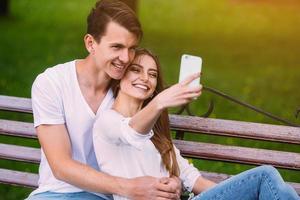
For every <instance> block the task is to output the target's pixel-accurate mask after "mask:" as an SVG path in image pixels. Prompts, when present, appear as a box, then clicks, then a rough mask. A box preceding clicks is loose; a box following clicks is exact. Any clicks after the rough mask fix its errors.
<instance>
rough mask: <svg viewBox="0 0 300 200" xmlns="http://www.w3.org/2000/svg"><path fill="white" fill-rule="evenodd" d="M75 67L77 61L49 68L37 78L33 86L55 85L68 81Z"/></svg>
mask: <svg viewBox="0 0 300 200" xmlns="http://www.w3.org/2000/svg"><path fill="white" fill-rule="evenodd" d="M73 67H75V61H69V62H66V63H62V64H58V65H55V66H53V67H49V68H47V69H46V70H45V71H44V72H42V73H40V74H39V75H38V76H37V77H36V79H35V81H34V83H33V85H35V84H46V83H48V84H50V83H52V84H55V83H59V82H60V81H61V80H66V79H67V78H68V77H71V76H72V70H73Z"/></svg>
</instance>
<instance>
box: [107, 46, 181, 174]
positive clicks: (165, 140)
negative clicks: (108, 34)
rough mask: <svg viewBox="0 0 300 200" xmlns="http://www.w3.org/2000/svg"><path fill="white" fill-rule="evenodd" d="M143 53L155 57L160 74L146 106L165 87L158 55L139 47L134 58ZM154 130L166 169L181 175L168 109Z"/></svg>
mask: <svg viewBox="0 0 300 200" xmlns="http://www.w3.org/2000/svg"><path fill="white" fill-rule="evenodd" d="M143 55H148V56H150V57H151V58H153V60H154V61H155V64H156V66H157V72H158V76H157V85H156V88H155V91H154V94H153V96H152V97H150V98H149V99H147V100H145V101H144V103H143V106H142V108H143V107H145V106H146V105H147V104H148V103H149V102H150V101H151V100H152V99H153V98H155V96H156V95H157V94H158V93H160V92H161V91H163V89H164V86H163V80H162V74H161V67H160V63H159V59H158V57H157V56H155V55H154V54H153V53H151V52H150V51H149V50H147V49H143V48H139V49H137V50H136V53H135V59H134V60H136V59H139V58H140V56H143ZM117 85H118V84H116V82H114V83H113V85H112V87H113V90H114V94H115V96H117V93H118V90H119V88H118V86H117ZM152 130H153V132H154V135H153V137H152V138H151V141H152V143H153V144H154V146H155V147H156V149H157V150H158V151H159V153H160V155H161V158H162V161H163V164H164V165H165V167H166V169H167V170H168V171H169V173H170V176H179V173H180V171H179V166H178V162H177V159H176V154H175V150H174V146H173V142H172V138H171V133H170V124H169V115H168V110H167V109H165V110H163V112H162V113H161V115H160V116H159V118H158V120H157V121H156V123H155V125H154V127H153V129H152Z"/></svg>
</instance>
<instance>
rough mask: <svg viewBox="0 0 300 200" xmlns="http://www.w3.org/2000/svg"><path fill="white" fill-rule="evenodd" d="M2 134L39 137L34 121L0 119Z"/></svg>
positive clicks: (0, 132)
mask: <svg viewBox="0 0 300 200" xmlns="http://www.w3.org/2000/svg"><path fill="white" fill-rule="evenodd" d="M0 134H3V135H11V136H19V137H26V138H37V135H36V132H35V129H34V128H33V123H28V122H19V121H12V120H3V119H0Z"/></svg>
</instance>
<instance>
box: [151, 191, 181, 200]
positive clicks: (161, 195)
mask: <svg viewBox="0 0 300 200" xmlns="http://www.w3.org/2000/svg"><path fill="white" fill-rule="evenodd" d="M156 197H157V198H159V199H160V198H161V199H169V200H170V199H174V200H176V199H180V196H179V195H178V194H177V193H169V192H163V191H158V192H157V194H156Z"/></svg>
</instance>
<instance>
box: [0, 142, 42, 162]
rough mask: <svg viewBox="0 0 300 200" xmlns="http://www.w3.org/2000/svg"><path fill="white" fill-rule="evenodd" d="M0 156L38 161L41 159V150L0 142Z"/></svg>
mask: <svg viewBox="0 0 300 200" xmlns="http://www.w3.org/2000/svg"><path fill="white" fill-rule="evenodd" d="M0 158H3V159H9V160H17V161H25V162H30V163H39V162H40V160H41V150H40V149H37V148H32V147H24V146H17V145H12V144H0Z"/></svg>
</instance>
